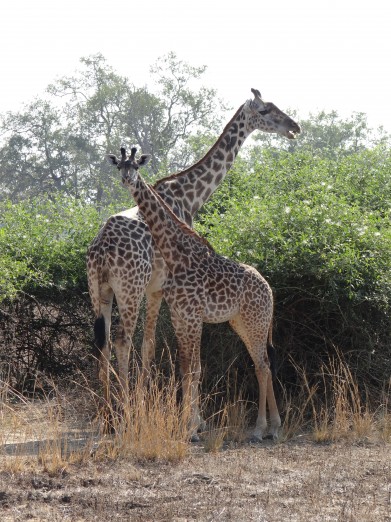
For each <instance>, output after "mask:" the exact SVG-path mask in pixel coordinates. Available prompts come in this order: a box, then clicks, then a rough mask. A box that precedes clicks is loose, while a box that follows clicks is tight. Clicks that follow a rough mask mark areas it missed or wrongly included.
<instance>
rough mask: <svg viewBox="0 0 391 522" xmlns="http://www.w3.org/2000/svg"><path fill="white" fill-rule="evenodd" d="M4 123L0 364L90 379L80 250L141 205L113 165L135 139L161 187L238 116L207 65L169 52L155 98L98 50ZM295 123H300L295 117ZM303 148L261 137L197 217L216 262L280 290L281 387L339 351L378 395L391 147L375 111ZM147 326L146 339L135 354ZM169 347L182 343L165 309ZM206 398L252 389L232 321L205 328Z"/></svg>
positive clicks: (386, 305)
mask: <svg viewBox="0 0 391 522" xmlns="http://www.w3.org/2000/svg"><path fill="white" fill-rule="evenodd" d="M81 63H82V70H81V71H78V72H77V73H75V76H73V77H67V78H63V79H61V80H59V81H58V82H57V83H56V85H52V86H49V88H48V93H47V99H44V100H43V99H42V100H36V101H35V102H34V103H32V104H30V105H29V106H27V107H26V110H25V111H24V112H21V113H17V114H12V113H9V114H6V115H4V116H3V117H2V120H1V131H2V132H1V136H2V141H1V143H0V187H1V192H0V364H1V366H2V371H3V372H7V373H8V374H9V375H10V376H11V378H12V379H13V382H14V384H15V385H17V386H18V387H20V388H23V387H25V388H26V387H34V386H36V383H37V378H38V377H39V375H41V374H45V375H47V374H52V375H61V374H63V375H72V372H74V370H75V368H80V367H82V368H83V369H86V370H88V369H89V368H91V365H92V363H91V359H90V358H89V354H90V353H91V349H90V348H91V346H92V324H93V317H92V314H91V310H90V305H89V299H88V293H87V286H86V273H85V252H86V249H87V247H88V245H89V243H90V242H91V240H92V238H93V237H94V236H95V235H96V234H97V232H98V230H99V227H100V225H101V224H102V223H103V222H104V221H105V219H107V217H108V216H109V215H111V214H112V213H114V212H117V211H119V210H122V209H123V208H126V207H127V206H129V205H130V203H129V201H128V194H127V192H126V191H123V190H122V187H121V186H120V182H119V179H117V178H116V177H115V173H113V172H112V170H111V169H108V168H107V167H106V165H105V164H104V162H103V160H102V158H103V157H104V154H105V153H106V152H108V151H115V150H117V149H118V148H119V146H120V145H121V144H122V141H121V140H122V139H123V137H124V136H125V137H126V140H127V143H128V142H129V144H134V143H135V144H137V145H138V146H139V147H140V148H141V149H142V150H143V152H149V153H151V154H152V156H153V161H152V163H151V165H150V168H149V170H148V171H144V175H145V176H146V177H148V179H150V180H153V179H156V178H157V177H163V176H164V175H166V174H168V173H170V172H173V171H175V170H178V169H181V168H184V167H185V166H187V165H189V164H191V162H192V161H195V160H196V159H197V158H199V157H201V156H202V154H203V153H204V152H205V151H206V150H208V148H209V146H210V145H211V144H212V143H213V142H214V140H215V139H216V138H217V136H218V133H219V132H221V128H222V126H223V123H224V121H223V120H224V119H225V120H227V121H228V119H229V117H230V113H228V112H227V110H226V108H225V106H224V104H223V102H221V101H220V100H218V98H217V93H216V92H215V91H214V90H213V89H207V88H205V87H203V86H199V81H200V79H201V78H202V74H203V71H204V69H203V68H198V69H196V68H193V67H191V66H190V65H188V64H185V63H183V62H180V61H179V60H178V59H177V58H176V56H175V55H173V54H170V55H168V56H167V57H165V58H164V60H161V61H160V62H159V65H155V66H152V68H151V78H155V79H156V90H155V91H154V92H152V91H151V90H149V89H148V88H147V87H145V86H144V87H136V86H135V85H133V84H132V83H131V82H130V80H129V79H127V78H123V77H120V76H118V75H117V74H116V73H115V72H114V71H113V70H112V69H111V68H110V67H109V65H108V64H107V63H106V61H105V60H104V58H103V57H102V56H100V55H97V56H92V57H88V58H83V59H82V60H81ZM296 118H297V119H298V117H297V116H296ZM300 123H301V125H302V128H303V133H302V135H301V137H300V138H299V139H298V140H297V141H295V142H292V141H289V142H288V141H287V140H286V141H283V140H282V139H277V138H275V137H273V136H269V135H265V134H261V133H258V134H256V135H255V136H254V137H253V139H251V140H249V143H248V144H247V145H246V147H245V148H244V149H243V150H242V152H241V154H240V156H239V157H238V158H237V159H236V161H235V164H234V166H233V168H232V169H231V172H230V174H229V175H228V177H227V178H226V180H225V181H224V182H223V184H222V185H221V187H220V188H219V190H218V191H217V192H216V193H215V194H214V195H213V197H212V198H211V200H210V201H209V202H208V203H207V205H205V207H204V208H203V209H202V210H201V212H200V213H199V215H198V216H197V222H196V227H197V229H198V230H199V231H200V232H201V233H202V234H203V235H205V236H206V237H207V238H208V240H209V241H210V242H211V243H212V245H213V246H214V247H215V249H216V251H217V252H219V253H221V254H223V255H226V256H228V257H230V258H233V259H236V260H238V261H241V262H244V263H248V264H251V265H253V266H255V267H256V268H257V269H258V270H259V271H260V272H261V273H262V274H263V275H264V276H265V277H266V278H267V279H268V281H269V282H270V284H271V286H272V287H273V290H274V294H275V329H274V331H275V335H274V337H275V345H276V347H277V349H278V376H279V378H280V380H281V381H282V382H283V383H284V384H287V385H290V386H295V383H296V370H295V368H294V364H293V363H292V360H293V361H295V364H299V365H301V366H303V367H305V368H306V369H307V372H308V374H309V375H311V376H312V378H313V379H314V381H316V379H317V378H318V374H317V371H318V368H319V367H320V365H321V363H322V361H324V360H327V358H328V357H329V356H330V354H331V353H335V352H336V351H338V352H339V353H343V354H344V357H345V358H346V359H347V360H348V362H349V364H350V365H351V368H352V369H353V370H354V371H355V372H356V373H357V374H359V376H360V379H361V380H362V382H363V383H364V384H365V386H367V387H370V388H372V387H375V388H376V389H380V388H382V387H384V386H386V385H387V382H388V380H389V378H390V371H391V350H390V333H391V319H390V302H391V280H390V278H391V275H390V274H391V235H390V217H391V216H390V212H391V182H390V167H391V156H390V142H389V136H387V135H386V134H385V133H384V131H383V130H382V129H377V130H375V131H374V130H372V129H369V128H368V126H367V124H366V117H365V115H364V114H353V115H352V116H351V118H348V119H341V118H340V117H339V116H338V114H337V113H335V112H332V113H329V114H326V113H319V114H316V115H310V117H309V118H308V119H307V120H300ZM142 321H143V317H142V315H141V318H140V324H139V328H138V329H137V332H136V337H135V345H136V347H138V346H139V343H140V332H141V328H142ZM158 337H159V349H160V351H162V350H163V349H165V348H166V347H167V345H168V346H170V347H171V348H174V347H175V340H174V336H173V332H172V328H171V325H170V321H169V319H168V314H167V310H166V309H165V308H164V309H163V311H162V314H161V318H160V321H159V325H158ZM203 359H204V361H205V365H204V367H205V370H204V373H205V375H204V387H205V389H211V388H213V389H215V390H218V393H220V391H221V393H223V391H222V390H223V388H225V387H226V382H225V379H222V376H224V375H225V374H226V373H227V372H228V373H230V372H231V371H233V370H232V369H233V368H235V371H236V372H237V373H239V375H240V377H241V381H245V382H246V383H247V386H246V388H247V390H246V393H247V394H248V395H249V396H252V390H253V389H256V386H255V383H254V380H253V379H254V378H253V372H252V371H251V361H250V360H249V358H248V356H247V355H246V352H245V349H244V347H243V346H242V345H241V343H240V341H239V340H238V339H237V337H236V336H235V334H233V332H231V331H230V330H229V329H228V328H227V327H226V325H219V326H216V325H214V326H205V330H204V336H203Z"/></svg>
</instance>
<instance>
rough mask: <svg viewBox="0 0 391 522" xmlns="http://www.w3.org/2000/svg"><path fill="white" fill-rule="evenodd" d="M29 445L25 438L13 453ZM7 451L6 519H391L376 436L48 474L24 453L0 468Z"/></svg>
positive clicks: (92, 464)
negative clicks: (370, 439)
mask: <svg viewBox="0 0 391 522" xmlns="http://www.w3.org/2000/svg"><path fill="white" fill-rule="evenodd" d="M14 449H15V448H14ZM31 449H32V448H31V445H30V446H29V445H28V444H26V443H24V444H23V445H22V444H21V447H20V448H19V451H18V452H17V458H18V459H25V458H28V453H29V452H31ZM3 450H4V448H3ZM5 453H7V452H4V451H3V456H2V457H1V459H0V520H1V521H2V522H11V521H22V520H23V521H25V520H29V521H46V520H48V521H49V520H50V521H60V520H64V521H65V520H72V521H93V520H96V521H104V520H106V519H107V520H121V521H125V520H129V521H133V520H134V521H142V522H147V521H154V522H155V521H173V522H174V521H175V522H185V521H194V520H197V521H215V520H216V521H222V520H223V521H226V520H235V521H236V522H242V521H243V522H246V521H259V522H261V521H265V522H266V521H268V522H272V521H273V522H274V521H275V522H281V521H343V522H345V521H357V522H370V521H376V522H379V521H391V446H390V444H384V443H380V442H376V443H369V442H365V443H360V444H358V443H355V444H352V443H348V442H345V443H338V444H335V443H334V444H329V445H320V444H315V443H314V442H312V441H310V440H308V439H306V437H304V436H303V437H299V438H296V439H294V440H291V441H289V442H286V443H283V444H278V443H277V444H275V443H272V442H271V441H264V442H263V443H262V444H242V445H236V446H233V445H231V446H229V445H228V446H227V447H225V448H224V449H222V450H221V451H219V452H218V453H206V452H205V450H204V449H203V447H202V445H201V444H200V445H193V446H192V448H191V450H190V454H189V456H188V457H186V458H185V459H184V460H183V461H181V462H179V463H178V464H162V463H158V462H155V463H153V462H152V463H134V462H131V461H129V460H117V461H114V462H113V461H107V462H104V461H103V462H102V461H101V462H96V461H94V460H93V459H90V460H89V461H88V462H87V463H83V464H74V465H69V466H67V467H66V469H63V470H58V471H57V472H56V473H54V474H53V473H51V474H49V473H48V472H45V471H37V470H36V469H35V470H33V469H29V467H28V464H26V462H28V461H24V463H23V466H21V467H20V469H18V468H17V466H16V465H15V466H14V468H12V466H11V467H10V465H9V460H8V461H7V462H8V466H7V467H6V466H4V465H3V466H1V462H3V464H4V463H5V462H6V459H10V458H15V457H10V456H7V455H6V454H5ZM14 455H15V453H14ZM20 461H21V460H20ZM1 468H3V469H1Z"/></svg>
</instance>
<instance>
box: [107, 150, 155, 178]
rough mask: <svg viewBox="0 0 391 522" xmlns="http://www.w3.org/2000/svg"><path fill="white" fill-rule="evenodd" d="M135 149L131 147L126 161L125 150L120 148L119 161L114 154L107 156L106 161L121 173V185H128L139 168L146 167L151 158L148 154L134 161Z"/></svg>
mask: <svg viewBox="0 0 391 522" xmlns="http://www.w3.org/2000/svg"><path fill="white" fill-rule="evenodd" d="M136 152H137V149H136V147H132V148H131V150H130V156H129V157H128V158H127V159H126V149H125V148H124V147H121V159H120V160H119V159H118V158H117V156H115V155H114V154H107V156H106V158H107V159H108V161H109V162H110V163H111V164H113V165H115V166H116V167H117V169H118V170H119V171H120V172H121V176H122V183H123V184H124V185H129V183H132V181H133V180H134V179H135V177H136V173H137V171H138V169H139V167H141V166H143V165H146V164H147V163H148V162H149V160H150V159H151V156H150V155H149V154H142V155H141V156H140V158H139V159H138V160H136Z"/></svg>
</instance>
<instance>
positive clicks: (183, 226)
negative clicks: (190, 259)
mask: <svg viewBox="0 0 391 522" xmlns="http://www.w3.org/2000/svg"><path fill="white" fill-rule="evenodd" d="M148 187H149V188H150V189H151V191H152V192H153V194H154V195H155V197H156V199H157V200H158V202H159V204H160V205H161V206H162V207H164V209H165V210H166V212H167V213H168V214H169V216H170V217H171V218H172V219H173V220H174V221H175V223H176V224H177V225H178V227H179V228H180V229H181V230H182V232H183V233H184V234H186V235H188V236H191V237H194V238H195V239H197V240H198V241H199V242H200V243H203V244H204V245H205V246H206V247H207V248H208V249H209V250H211V251H212V252H214V251H215V250H214V248H213V247H212V245H211V244H210V243H209V241H208V240H207V239H205V238H204V237H202V236H200V234H198V232H196V231H195V230H193V229H192V228H190V227H189V226H188V225H187V224H186V223H185V222H184V221H182V220H181V219H179V218H178V216H176V215H175V214H174V212H173V211H172V209H171V208H170V207H169V206H168V205H167V203H166V202H165V201H164V199H163V198H162V197H161V196H160V195H159V194H158V193H157V192H156V190H155V188H154V187H153V186H152V185H149V184H148Z"/></svg>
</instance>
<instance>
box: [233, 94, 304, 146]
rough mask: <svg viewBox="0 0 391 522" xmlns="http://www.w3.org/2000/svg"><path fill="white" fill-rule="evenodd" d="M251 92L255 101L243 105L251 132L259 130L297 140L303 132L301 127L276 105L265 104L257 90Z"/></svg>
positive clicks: (248, 101)
mask: <svg viewBox="0 0 391 522" xmlns="http://www.w3.org/2000/svg"><path fill="white" fill-rule="evenodd" d="M251 92H252V93H253V94H254V99H253V100H247V101H246V103H245V104H244V105H243V111H244V113H245V115H246V117H247V126H248V130H249V132H252V131H253V130H256V129H258V130H261V131H263V132H272V133H275V134H279V135H280V136H285V137H286V138H288V139H289V140H291V139H294V138H296V135H297V134H299V133H300V132H301V129H300V127H299V125H298V124H297V123H296V122H295V121H293V120H292V118H290V117H289V116H288V115H287V114H285V113H284V112H282V111H281V110H280V109H279V108H278V107H277V106H276V105H274V103H271V102H264V101H263V100H262V97H261V93H260V92H259V91H258V90H257V89H251Z"/></svg>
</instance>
